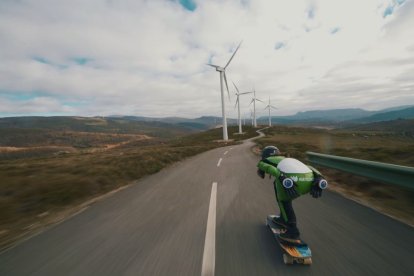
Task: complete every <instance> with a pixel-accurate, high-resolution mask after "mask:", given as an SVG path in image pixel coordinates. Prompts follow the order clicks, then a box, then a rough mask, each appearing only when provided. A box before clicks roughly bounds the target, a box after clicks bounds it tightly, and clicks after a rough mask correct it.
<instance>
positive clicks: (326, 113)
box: [291, 108, 373, 121]
mask: <svg viewBox="0 0 414 276" xmlns="http://www.w3.org/2000/svg"><path fill="white" fill-rule="evenodd" d="M372 114H373V112H372V111H366V110H363V109H360V108H349V109H331V110H313V111H305V112H298V113H297V114H296V115H294V116H291V118H292V119H306V120H308V119H319V120H326V121H347V120H352V119H355V118H361V117H366V116H369V115H372Z"/></svg>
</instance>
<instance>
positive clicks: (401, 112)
mask: <svg viewBox="0 0 414 276" xmlns="http://www.w3.org/2000/svg"><path fill="white" fill-rule="evenodd" d="M396 119H414V106H413V107H409V108H405V109H397V110H392V111H388V112H377V113H376V114H374V115H371V116H368V117H364V118H359V119H354V120H351V121H350V123H358V124H361V123H371V122H381V121H391V120H396Z"/></svg>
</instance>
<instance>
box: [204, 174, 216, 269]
mask: <svg viewBox="0 0 414 276" xmlns="http://www.w3.org/2000/svg"><path fill="white" fill-rule="evenodd" d="M216 202H217V182H213V186H212V187H211V196H210V207H209V209H208V217H207V228H206V239H205V240H204V252H203V264H202V266H201V276H214V268H215V265H216Z"/></svg>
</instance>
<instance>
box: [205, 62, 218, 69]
mask: <svg viewBox="0 0 414 276" xmlns="http://www.w3.org/2000/svg"><path fill="white" fill-rule="evenodd" d="M206 65H208V66H211V67H214V68H216V69H217V67H219V66H218V65H214V64H210V63H206Z"/></svg>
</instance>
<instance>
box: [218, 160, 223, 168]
mask: <svg viewBox="0 0 414 276" xmlns="http://www.w3.org/2000/svg"><path fill="white" fill-rule="evenodd" d="M221 161H223V158H220V159H219V161H218V163H217V167H220V164H221Z"/></svg>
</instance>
